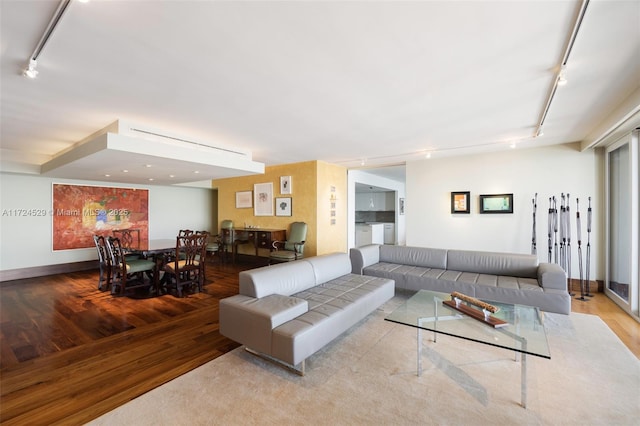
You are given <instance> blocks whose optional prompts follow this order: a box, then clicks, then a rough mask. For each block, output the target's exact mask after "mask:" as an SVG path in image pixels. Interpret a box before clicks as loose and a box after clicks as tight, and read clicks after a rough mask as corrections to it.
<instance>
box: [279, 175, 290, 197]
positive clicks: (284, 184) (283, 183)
mask: <svg viewBox="0 0 640 426" xmlns="http://www.w3.org/2000/svg"><path fill="white" fill-rule="evenodd" d="M280 193H281V194H291V176H280Z"/></svg>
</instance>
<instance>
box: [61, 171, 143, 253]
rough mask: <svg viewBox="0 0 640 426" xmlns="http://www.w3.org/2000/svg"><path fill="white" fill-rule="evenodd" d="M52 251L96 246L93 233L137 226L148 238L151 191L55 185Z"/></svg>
mask: <svg viewBox="0 0 640 426" xmlns="http://www.w3.org/2000/svg"><path fill="white" fill-rule="evenodd" d="M52 213H53V250H69V249H78V248H88V247H94V242H93V235H94V234H100V235H105V236H109V235H112V232H113V230H115V229H138V230H140V239H141V240H146V239H148V237H149V190H148V189H133V188H110V187H103V186H83V185H64V184H56V183H54V184H53V210H52Z"/></svg>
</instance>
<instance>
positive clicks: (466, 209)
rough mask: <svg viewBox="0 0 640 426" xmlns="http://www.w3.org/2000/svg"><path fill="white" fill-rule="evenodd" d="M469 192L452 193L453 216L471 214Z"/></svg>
mask: <svg viewBox="0 0 640 426" xmlns="http://www.w3.org/2000/svg"><path fill="white" fill-rule="evenodd" d="M470 194H471V193H470V192H469V191H462V192H452V193H451V213H453V214H458V213H461V214H469V213H470V212H471V209H470V204H471V203H469V197H470Z"/></svg>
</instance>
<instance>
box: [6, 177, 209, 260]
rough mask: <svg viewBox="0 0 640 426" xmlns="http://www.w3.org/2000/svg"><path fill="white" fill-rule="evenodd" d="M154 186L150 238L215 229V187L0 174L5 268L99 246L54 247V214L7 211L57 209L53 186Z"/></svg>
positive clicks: (87, 252)
mask: <svg viewBox="0 0 640 426" xmlns="http://www.w3.org/2000/svg"><path fill="white" fill-rule="evenodd" d="M54 182H55V183H68V184H79V185H101V186H111V187H127V188H146V189H149V238H151V239H157V238H174V237H175V236H176V235H177V233H178V230H180V229H186V228H188V229H202V230H205V229H206V230H211V231H213V232H215V231H216V230H215V229H213V227H214V226H215V224H212V221H211V208H212V205H214V202H213V200H212V197H213V196H214V192H213V191H212V190H210V189H201V188H186V187H167V186H140V185H121V184H113V183H110V182H85V181H82V182H80V181H73V180H68V179H67V180H65V179H52V178H44V177H39V176H33V175H20V174H9V173H0V270H2V271H5V270H11V269H18V268H28V267H34V266H45V265H54V264H61V263H71V262H79V261H85V260H94V259H96V258H97V256H96V251H95V248H93V249H76V250H63V251H55V252H54V251H53V249H52V246H53V244H52V241H51V235H52V229H53V228H52V218H51V216H50V215H48V214H47V215H46V216H35V217H33V216H31V217H29V216H10V215H9V214H7V211H8V210H13V209H44V210H46V211H47V212H48V211H49V210H50V209H51V207H52V198H51V197H52V184H53V183H54Z"/></svg>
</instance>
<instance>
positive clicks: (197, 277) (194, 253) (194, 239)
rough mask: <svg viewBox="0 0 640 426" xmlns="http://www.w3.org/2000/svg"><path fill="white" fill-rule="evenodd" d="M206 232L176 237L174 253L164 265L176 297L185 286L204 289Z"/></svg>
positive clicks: (180, 294)
mask: <svg viewBox="0 0 640 426" xmlns="http://www.w3.org/2000/svg"><path fill="white" fill-rule="evenodd" d="M207 237H208V235H207V234H202V233H200V234H193V235H188V236H178V237H176V254H178V255H177V256H175V257H174V259H173V261H172V262H169V263H167V264H166V265H165V267H164V272H165V274H169V276H170V280H171V281H170V286H171V287H173V288H175V290H176V293H177V295H178V297H182V296H183V291H184V288H185V287H191V288H197V289H198V290H199V291H201V292H202V291H203V289H204V273H205V270H204V263H205V262H204V259H205V250H206V246H207Z"/></svg>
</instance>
